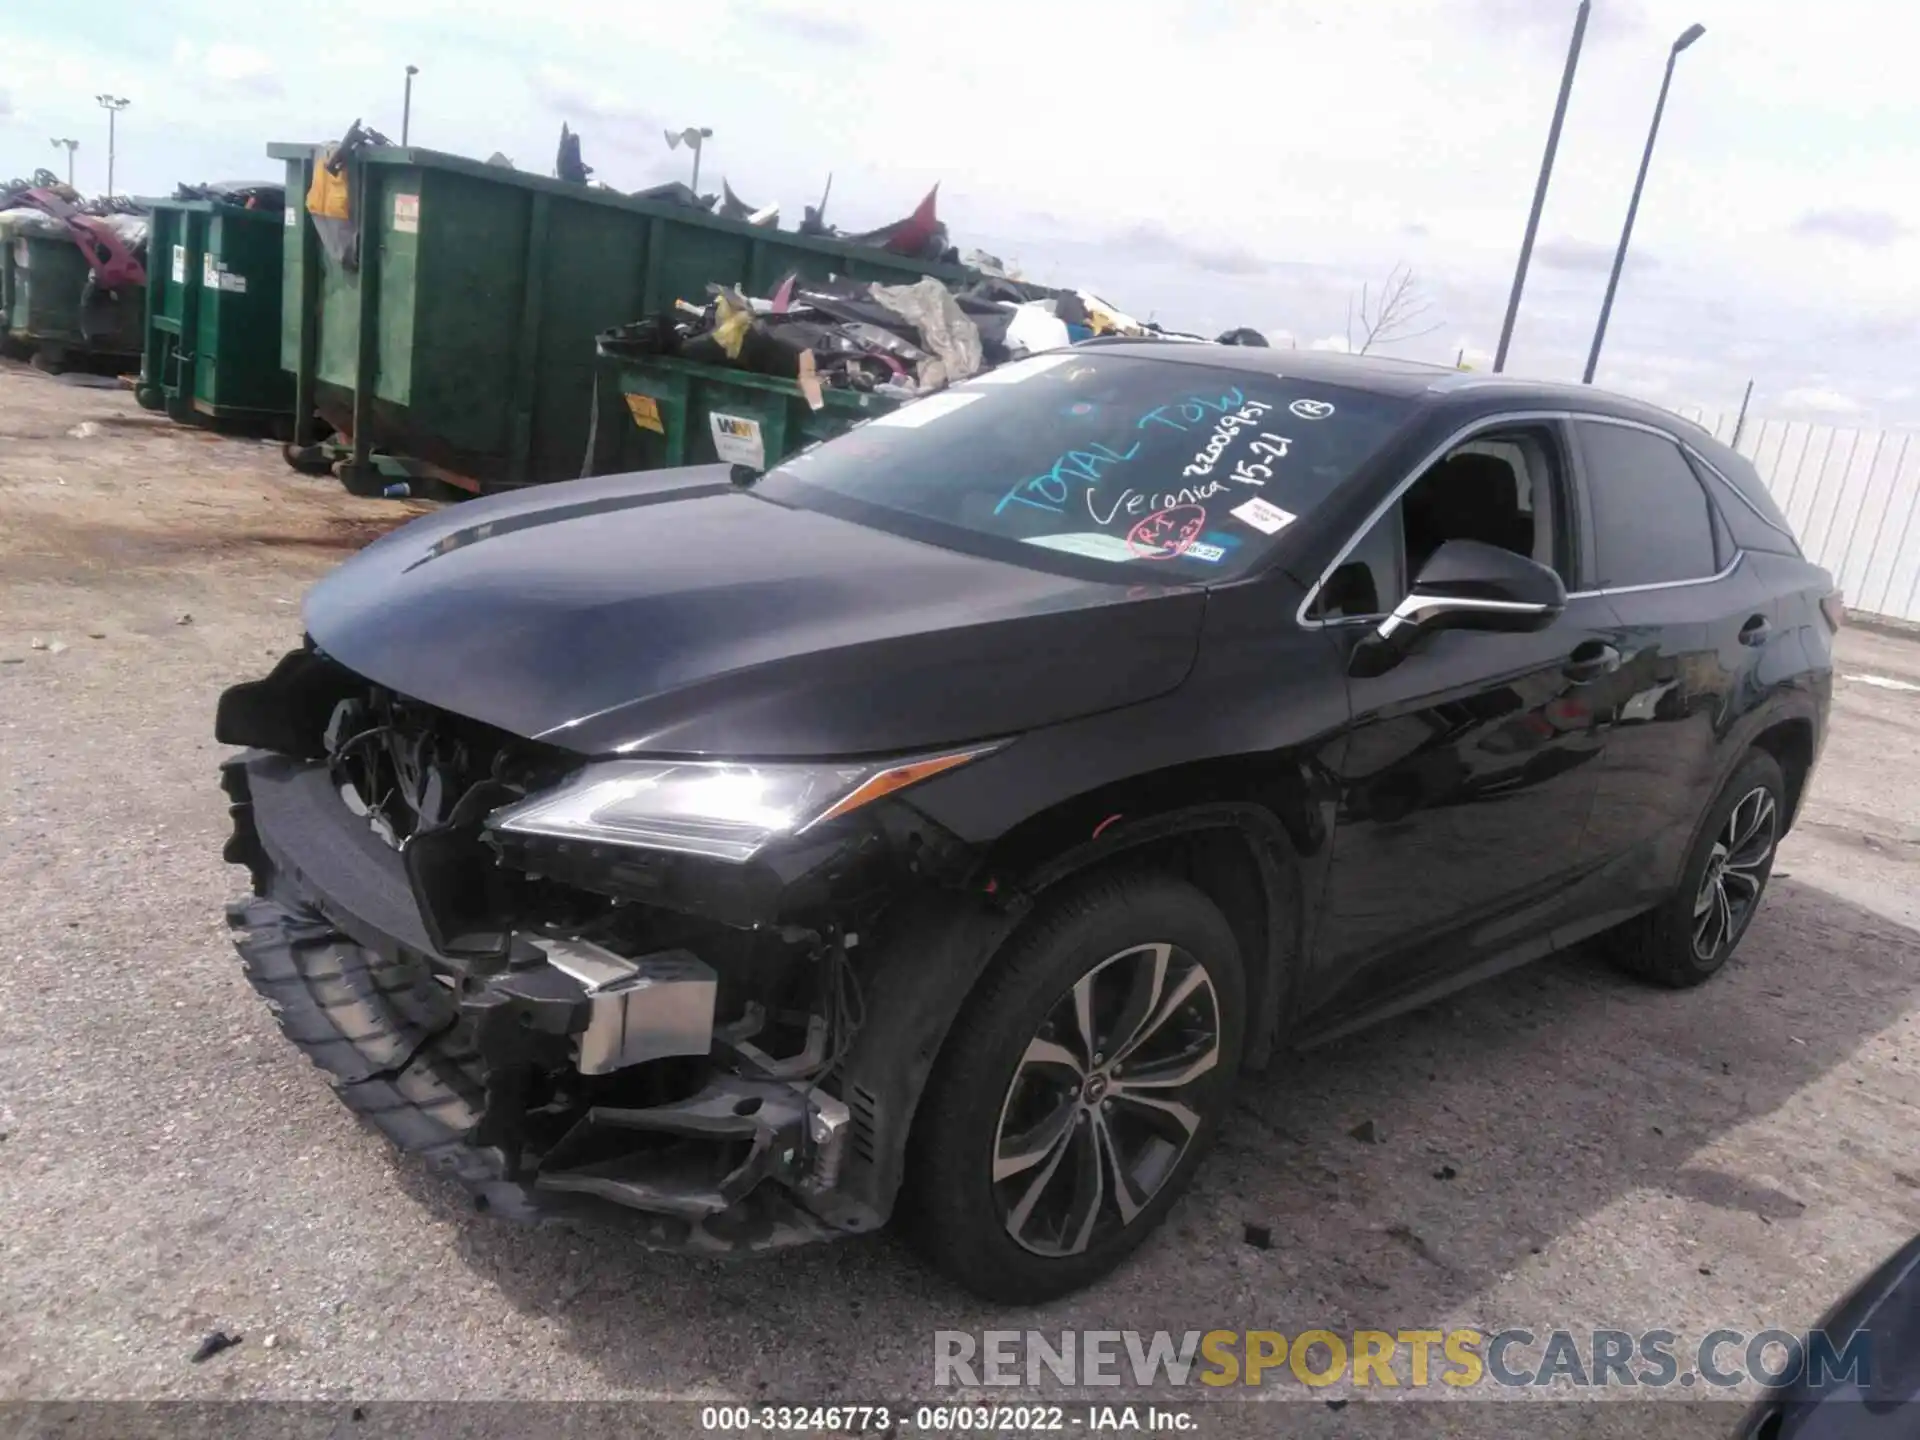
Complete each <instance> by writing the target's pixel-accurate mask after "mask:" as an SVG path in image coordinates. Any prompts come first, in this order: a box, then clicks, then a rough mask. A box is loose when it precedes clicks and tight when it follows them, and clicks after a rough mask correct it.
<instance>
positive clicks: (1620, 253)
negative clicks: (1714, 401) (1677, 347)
mask: <svg viewBox="0 0 1920 1440" xmlns="http://www.w3.org/2000/svg"><path fill="white" fill-rule="evenodd" d="M1706 33H1707V27H1706V26H1704V25H1689V26H1688V27H1687V28H1686V29H1685V30H1682V31H1681V32H1680V38H1679V39H1678V40H1675V41H1674V42H1673V48H1672V49H1671V50H1669V51H1668V52H1667V73H1666V75H1665V76H1664V77H1663V78H1662V79H1661V81H1660V98H1659V99H1658V100H1656V101H1655V102H1654V106H1653V124H1652V125H1650V126H1649V127H1648V128H1647V149H1646V153H1645V154H1644V155H1642V156H1641V157H1640V174H1639V175H1638V177H1636V178H1635V180H1634V182H1633V199H1632V200H1630V201H1628V202H1627V223H1626V225H1625V226H1623V227H1622V229H1621V231H1620V248H1619V249H1618V250H1616V251H1614V253H1613V273H1612V274H1611V275H1609V276H1608V277H1607V298H1606V299H1604V300H1602V301H1601V302H1600V323H1599V324H1597V325H1595V326H1594V327H1593V349H1592V350H1591V351H1589V352H1588V354H1587V373H1586V374H1584V375H1582V376H1581V377H1580V383H1581V384H1583V385H1591V384H1592V383H1593V372H1594V371H1595V370H1596V369H1598V368H1599V366H1600V346H1601V345H1602V344H1603V343H1605V341H1606V338H1607V321H1608V319H1609V318H1610V317H1611V316H1612V314H1613V295H1614V292H1615V291H1616V290H1618V289H1619V288H1620V267H1621V266H1623V265H1625V264H1626V263H1627V244H1628V242H1629V241H1631V240H1632V239H1633V217H1634V216H1635V215H1637V214H1639V213H1640V191H1641V189H1642V187H1644V186H1645V185H1646V183H1647V167H1648V166H1649V165H1651V164H1652V163H1653V142H1654V141H1655V140H1657V139H1658V138H1659V137H1660V112H1661V111H1663V110H1665V109H1666V108H1667V87H1668V86H1670V85H1672V84H1673V66H1674V62H1675V61H1676V60H1678V59H1679V58H1680V52H1681V51H1682V50H1684V49H1686V48H1687V47H1688V46H1689V45H1691V44H1693V42H1694V41H1696V40H1698V39H1699V38H1700V37H1701V36H1702V35H1704V34H1706Z"/></svg>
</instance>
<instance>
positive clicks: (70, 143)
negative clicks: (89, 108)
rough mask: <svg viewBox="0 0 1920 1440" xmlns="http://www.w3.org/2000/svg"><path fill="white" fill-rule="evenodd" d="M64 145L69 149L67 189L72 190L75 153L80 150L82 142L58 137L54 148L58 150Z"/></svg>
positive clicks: (54, 142)
mask: <svg viewBox="0 0 1920 1440" xmlns="http://www.w3.org/2000/svg"><path fill="white" fill-rule="evenodd" d="M62 145H64V146H66V147H67V188H68V189H69V190H71V189H73V152H74V151H76V150H78V149H79V148H80V142H79V141H78V140H62V139H60V138H59V137H58V136H57V135H56V136H55V137H54V140H53V148H54V149H56V150H58V149H59V148H60V147H61V146H62Z"/></svg>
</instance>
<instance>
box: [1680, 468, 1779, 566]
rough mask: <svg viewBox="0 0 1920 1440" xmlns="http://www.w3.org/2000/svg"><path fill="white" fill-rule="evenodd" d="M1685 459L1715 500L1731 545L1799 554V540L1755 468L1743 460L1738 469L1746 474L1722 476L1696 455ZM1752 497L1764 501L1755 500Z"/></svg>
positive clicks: (1776, 552) (1746, 548)
mask: <svg viewBox="0 0 1920 1440" xmlns="http://www.w3.org/2000/svg"><path fill="white" fill-rule="evenodd" d="M1689 458H1690V459H1691V460H1692V463H1693V467H1694V470H1695V472H1696V473H1698V474H1699V476H1700V483H1701V484H1703V485H1705V486H1706V487H1707V493H1708V494H1709V495H1712V496H1713V497H1714V498H1715V499H1716V500H1718V502H1719V506H1720V513H1721V515H1722V516H1723V517H1724V519H1725V521H1726V525H1727V528H1728V530H1730V531H1731V532H1732V534H1733V543H1734V544H1736V545H1738V546H1739V547H1740V548H1741V549H1742V550H1765V551H1768V552H1770V553H1771V554H1775V555H1794V556H1797V555H1799V554H1800V546H1799V543H1798V542H1797V541H1796V540H1795V539H1794V537H1793V531H1792V529H1791V528H1790V527H1789V526H1788V524H1787V517H1786V516H1785V515H1782V514H1781V513H1780V508H1779V506H1778V505H1776V504H1775V503H1774V501H1773V497H1772V496H1771V495H1770V494H1768V493H1767V487H1766V484H1765V482H1764V481H1762V480H1761V479H1760V475H1759V472H1758V471H1756V470H1754V469H1753V467H1752V466H1750V465H1745V464H1744V463H1743V464H1742V466H1741V467H1740V468H1742V469H1745V470H1746V471H1747V474H1745V475H1740V474H1737V473H1735V474H1728V475H1726V478H1724V479H1723V478H1722V477H1721V475H1718V474H1715V473H1714V471H1713V469H1709V468H1708V466H1707V465H1705V464H1704V463H1703V462H1701V461H1700V460H1699V458H1698V457H1689ZM1736 458H1737V457H1736ZM1714 469H1718V467H1717V466H1716V467H1714ZM1722 474H1725V472H1722ZM1756 496H1758V497H1759V498H1760V499H1763V500H1764V501H1765V503H1764V504H1759V503H1756Z"/></svg>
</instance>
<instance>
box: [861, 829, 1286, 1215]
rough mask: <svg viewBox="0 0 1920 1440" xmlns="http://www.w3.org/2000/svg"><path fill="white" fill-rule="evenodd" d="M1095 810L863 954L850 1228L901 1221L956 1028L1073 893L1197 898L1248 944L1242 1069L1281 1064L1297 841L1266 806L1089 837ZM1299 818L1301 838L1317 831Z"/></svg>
mask: <svg viewBox="0 0 1920 1440" xmlns="http://www.w3.org/2000/svg"><path fill="white" fill-rule="evenodd" d="M1085 798H1086V797H1082V800H1081V801H1080V802H1069V803H1068V804H1067V805H1063V806H1061V807H1057V809H1056V810H1055V811H1053V812H1048V814H1047V815H1043V816H1038V817H1035V819H1034V821H1033V822H1029V825H1026V826H1022V827H1020V831H1019V832H1010V834H1009V836H1008V837H1006V840H1005V841H1004V842H1003V843H1002V844H1001V845H997V846H995V847H992V848H991V849H990V850H989V852H988V854H987V855H986V856H985V857H983V860H982V863H981V865H980V866H979V867H978V868H977V870H976V872H975V874H974V875H973V876H972V877H971V878H970V880H969V882H968V883H967V884H966V885H965V886H964V887H961V888H955V889H933V888H931V887H929V888H927V889H926V890H924V891H922V892H920V893H916V894H915V895H913V896H911V897H907V898H904V899H903V901H902V902H901V903H897V904H895V905H894V906H893V907H892V909H891V911H890V913H889V919H888V923H887V924H886V925H885V926H884V927H883V932H884V933H882V934H879V935H876V937H875V940H876V942H877V943H875V944H874V945H873V946H871V947H868V946H866V945H864V944H863V946H862V947H861V949H862V950H864V951H866V954H865V956H864V958H863V960H862V962H861V970H862V985H863V987H864V989H865V996H866V1023H865V1024H864V1025H863V1026H862V1028H861V1031H860V1034H859V1035H858V1036H857V1037H856V1039H855V1041H854V1044H853V1046H852V1048H851V1049H850V1050H849V1052H848V1054H847V1056H846V1058H845V1060H844V1061H843V1062H842V1064H841V1066H840V1069H839V1071H838V1080H839V1089H840V1094H841V1098H842V1099H843V1100H845V1101H846V1103H847V1105H848V1107H849V1110H850V1112H851V1119H852V1127H853V1129H852V1138H851V1145H850V1151H849V1163H848V1166H847V1171H846V1174H845V1177H844V1179H843V1181H842V1186H841V1188H842V1190H843V1192H844V1193H845V1196H846V1199H847V1200H848V1201H849V1202H851V1206H852V1211H851V1213H854V1214H856V1215H857V1216H858V1219H859V1223H858V1224H857V1225H851V1226H849V1227H848V1228H863V1229H864V1228H872V1227H873V1226H875V1225H877V1224H879V1223H881V1222H883V1221H884V1220H885V1218H886V1217H887V1215H888V1214H889V1213H890V1212H891V1210H892V1207H893V1204H894V1200H895V1198H896V1196H897V1195H898V1193H899V1190H900V1183H901V1179H902V1177H903V1174H904V1164H905V1156H906V1148H907V1140H908V1136H909V1135H910V1133H911V1131H912V1127H913V1121H914V1117H915V1114H916V1113H917V1111H918V1109H919V1105H920V1101H921V1098H922V1096H923V1095H924V1093H925V1091H926V1086H927V1082H928V1079H929V1078H930V1076H931V1075H932V1073H933V1069H934V1066H935V1065H936V1064H937V1063H938V1062H939V1058H940V1053H941V1051H942V1048H943V1047H944V1046H945V1044H946V1041H947V1039H948V1036H949V1034H950V1033H951V1031H952V1028H953V1024H954V1022H955V1021H956V1020H957V1019H958V1018H959V1015H960V1012H961V1009H962V1007H963V1006H964V1005H965V1004H966V1002H967V999H968V997H969V996H970V995H971V994H972V993H973V991H974V989H975V987H976V986H977V985H978V983H979V981H980V978H981V976H982V975H983V974H984V973H985V972H986V970H987V967H988V966H989V965H990V964H991V963H992V961H993V959H994V957H995V956H996V955H998V954H1000V953H1001V952H1002V951H1003V950H1004V949H1005V947H1006V946H1007V945H1008V944H1010V943H1012V942H1013V941H1014V940H1015V939H1016V937H1017V936H1018V935H1019V934H1020V933H1021V931H1022V930H1023V928H1024V927H1025V926H1026V925H1027V924H1028V923H1029V922H1030V921H1031V920H1032V918H1033V917H1034V916H1035V915H1036V914H1037V913H1038V912H1039V910H1040V909H1041V907H1042V906H1043V905H1044V904H1045V903H1046V901H1047V899H1048V898H1049V897H1050V896H1051V895H1054V894H1056V893H1058V892H1059V890H1060V889H1061V888H1062V887H1063V886H1067V885H1071V884H1073V883H1075V882H1077V881H1081V880H1086V879H1091V878H1093V877H1094V876H1096V875H1103V874H1108V873H1111V872H1113V871H1115V870H1126V869H1129V868H1152V869H1157V870H1162V871H1164V872H1166V873H1171V874H1174V875H1176V876H1178V877H1180V878H1182V879H1185V880H1187V881H1188V882H1189V883H1191V884H1193V885H1195V886H1196V888H1198V889H1199V890H1200V891H1201V892H1202V893H1203V894H1205V895H1207V897H1208V898H1209V899H1210V900H1212V901H1213V902H1214V903H1215V904H1216V905H1218V906H1219V907H1220V909H1221V912H1222V913H1223V914H1224V915H1225V916H1226V919H1227V922H1228V924H1229V925H1231V926H1232V927H1233V931H1234V935H1235V938H1236V939H1237V940H1238V941H1239V942H1240V947H1241V951H1242V959H1243V963H1244V964H1245V967H1246V980H1247V1018H1248V1026H1247V1031H1246V1040H1245V1044H1244V1046H1243V1050H1242V1063H1243V1066H1245V1067H1247V1068H1258V1067H1260V1066H1262V1065H1264V1064H1265V1063H1266V1062H1267V1060H1268V1059H1269V1058H1270V1056H1271V1054H1272V1050H1273V1047H1274V1043H1275V1040H1276V1037H1277V1035H1278V1032H1279V1029H1280V1025H1281V1020H1282V1017H1283V1016H1284V1015H1285V1013H1286V1010H1285V1007H1286V1004H1287V1002H1288V1001H1289V999H1290V997H1291V993H1292V983H1291V982H1292V980H1293V978H1294V974H1295V969H1296V967H1295V965H1294V963H1293V962H1294V960H1295V957H1296V956H1298V955H1299V954H1301V953H1303V947H1304V944H1305V932H1306V926H1307V920H1308V914H1307V906H1306V904H1305V896H1306V894H1307V893H1308V887H1307V884H1306V883H1305V880H1304V866H1303V864H1302V863H1301V861H1302V858H1303V857H1302V855H1301V848H1300V846H1299V844H1298V843H1297V835H1296V833H1295V827H1293V826H1289V825H1287V824H1284V823H1282V820H1281V818H1280V816H1279V815H1278V814H1277V813H1276V812H1275V811H1274V810H1273V809H1270V808H1268V807H1266V806H1263V805H1259V804H1252V803H1245V802H1211V803H1200V804H1193V805H1185V806H1180V807H1177V808H1173V809H1168V810H1160V811H1156V812H1150V813H1146V814H1136V815H1131V816H1121V815H1113V816H1112V818H1111V820H1110V821H1108V820H1106V819H1104V818H1103V820H1102V821H1101V822H1100V823H1098V824H1097V825H1096V826H1094V827H1092V830H1091V833H1089V830H1088V829H1087V828H1082V824H1081V822H1082V821H1083V820H1084V818H1085V816H1086V814H1087V813H1089V812H1088V810H1087V808H1086V805H1085ZM1102 803H1104V802H1102ZM1092 808H1094V809H1099V808H1100V805H1099V804H1095V805H1094V806H1093V807H1092ZM1293 818H1294V820H1295V822H1296V825H1300V824H1306V823H1307V821H1308V819H1309V818H1310V817H1307V816H1305V815H1300V814H1296V815H1295V816H1294V817H1293ZM1310 828H1311V827H1310V826H1309V829H1310ZM1067 834H1072V835H1074V836H1076V837H1084V838H1077V839H1076V840H1075V841H1074V842H1073V843H1070V844H1066V845H1064V846H1060V847H1059V848H1052V849H1049V848H1048V846H1047V845H1046V844H1044V843H1041V837H1043V836H1046V837H1049V838H1052V839H1054V840H1056V841H1057V840H1058V839H1061V838H1064V837H1065V836H1066V835H1067Z"/></svg>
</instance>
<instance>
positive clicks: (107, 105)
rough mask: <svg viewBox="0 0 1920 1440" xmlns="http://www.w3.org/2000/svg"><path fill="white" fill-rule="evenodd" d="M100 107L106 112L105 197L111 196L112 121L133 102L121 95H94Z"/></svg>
mask: <svg viewBox="0 0 1920 1440" xmlns="http://www.w3.org/2000/svg"><path fill="white" fill-rule="evenodd" d="M93 98H94V99H96V100H98V101H99V102H100V108H101V109H102V110H105V111H106V112H107V198H108V199H109V200H111V199H112V198H113V149H114V123H113V122H114V121H116V120H118V119H119V118H120V112H121V111H122V110H124V109H126V108H127V106H129V105H131V104H132V103H133V102H132V101H131V100H129V99H127V98H126V97H125V96H123V95H105V94H102V95H96V96H94V97H93Z"/></svg>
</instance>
